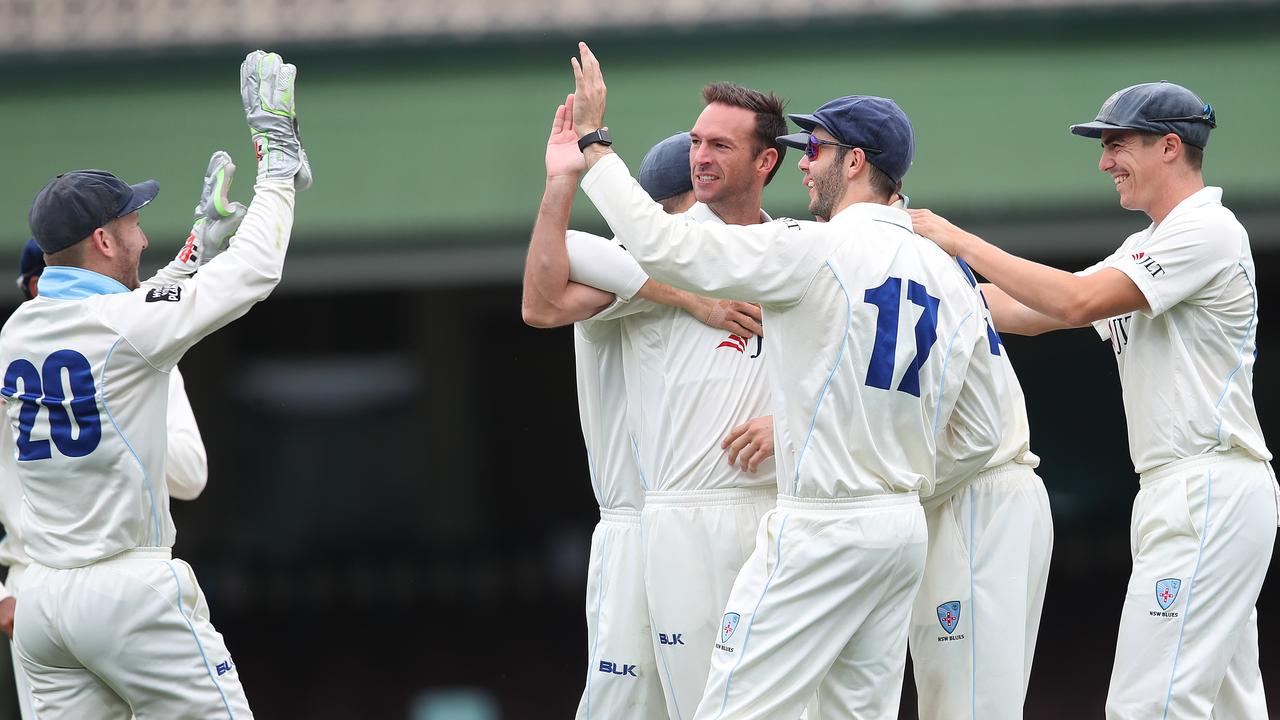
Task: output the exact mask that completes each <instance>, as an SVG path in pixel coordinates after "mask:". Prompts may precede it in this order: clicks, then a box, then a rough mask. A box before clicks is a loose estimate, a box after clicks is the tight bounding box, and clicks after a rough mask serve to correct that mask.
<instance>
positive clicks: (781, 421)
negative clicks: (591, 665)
mask: <svg viewBox="0 0 1280 720" xmlns="http://www.w3.org/2000/svg"><path fill="white" fill-rule="evenodd" d="M579 47H580V51H581V55H582V60H581V62H579V61H578V59H576V58H575V59H574V60H573V66H574V74H575V79H576V85H577V87H576V92H575V93H574V103H573V126H574V131H575V132H576V134H577V135H578V136H579V137H580V138H583V140H585V141H588V142H589V141H590V139H591V138H592V137H593V134H594V133H595V132H596V130H597V129H598V128H600V127H602V126H603V124H604V100H605V87H604V81H603V77H602V75H601V72H600V66H599V63H598V61H597V60H596V59H595V57H594V55H592V53H591V51H590V49H589V48H587V46H586V44H585V43H583V44H580V46H579ZM791 118H792V120H794V121H795V122H796V123H797V124H799V125H800V126H801V127H802V128H804V129H806V130H808V131H809V132H808V133H806V134H800V135H798V136H789V137H787V138H786V140H787V141H789V142H795V141H802V142H803V144H804V147H805V155H804V157H803V158H801V160H800V163H799V167H800V170H801V173H802V175H803V181H804V184H805V186H806V187H807V188H808V192H809V200H810V212H811V213H813V215H815V216H818V217H824V218H827V219H828V222H825V223H817V222H799V221H795V220H788V219H784V220H780V221H776V222H769V223H764V224H760V225H753V226H731V225H721V224H716V223H698V222H691V221H689V220H688V219H686V218H679V217H670V216H667V215H666V214H664V213H662V212H661V210H660V208H659V207H658V206H657V205H656V204H654V203H653V202H652V201H651V200H650V199H649V198H648V197H647V196H646V195H645V194H644V192H643V190H641V189H640V188H639V186H637V185H636V183H635V181H634V180H632V179H631V177H630V175H629V174H628V172H627V169H626V166H625V165H624V164H623V163H622V161H621V160H620V159H619V158H618V157H617V156H616V155H615V154H614V153H613V152H612V150H611V149H610V148H609V147H608V146H607V145H603V144H600V143H592V144H588V145H586V147H585V150H584V155H585V159H586V164H587V166H588V171H587V173H586V175H584V176H583V178H582V187H583V189H584V190H585V191H586V193H587V195H588V197H590V198H591V201H592V202H593V203H594V204H595V205H596V207H597V208H598V209H599V210H600V211H601V214H602V215H603V216H604V218H605V220H606V221H608V223H609V226H610V227H611V228H612V229H613V230H614V231H615V232H616V233H617V234H618V237H619V240H621V241H622V243H623V244H624V245H625V246H626V247H627V249H628V251H629V252H631V254H632V255H634V256H635V258H636V259H637V260H638V261H639V262H640V265H641V266H642V267H644V268H645V270H646V271H648V272H649V273H650V275H652V276H653V277H655V278H657V279H659V280H661V281H663V282H670V283H671V284H672V285H675V286H676V287H683V288H685V289H689V290H693V289H700V290H701V291H704V292H706V293H707V294H709V295H711V296H713V297H717V296H723V297H741V298H742V299H745V300H754V301H758V302H760V303H761V306H762V309H763V312H764V326H765V327H767V328H768V329H769V338H770V343H771V346H772V347H773V351H772V352H773V354H772V355H771V356H770V359H769V363H768V365H767V369H768V373H769V381H770V385H771V386H772V389H773V398H774V402H773V403H772V405H773V416H774V423H775V424H774V433H775V436H776V438H775V445H776V448H777V478H778V486H779V497H778V506H777V509H776V510H775V511H772V512H770V513H768V514H767V515H766V517H765V519H764V521H763V522H762V523H761V526H760V528H759V532H758V534H757V540H756V546H755V549H754V550H753V552H752V553H751V556H750V558H749V559H748V560H747V562H746V564H745V565H744V566H743V568H742V571H741V572H740V573H739V575H738V578H737V580H736V582H735V583H734V585H733V589H732V592H731V594H730V596H729V601H728V603H727V604H726V608H725V612H724V614H723V615H722V618H721V627H720V629H719V632H718V633H717V634H716V637H715V640H714V643H713V652H712V661H711V674H710V677H709V678H708V681H707V685H706V688H705V691H704V693H703V696H702V700H701V703H700V705H699V707H698V711H697V713H696V714H695V718H698V719H699V720H703V719H706V718H788V717H798V716H799V715H800V713H801V712H802V711H803V710H804V708H805V707H806V705H807V704H809V702H810V700H814V701H815V702H814V705H813V707H811V709H810V713H809V717H810V718H818V717H822V718H826V717H832V718H834V717H844V718H848V717H857V718H892V717H896V715H897V708H898V703H899V695H900V692H901V685H902V674H903V671H904V669H905V662H906V660H905V655H906V644H907V634H908V625H909V620H910V607H911V599H912V597H913V596H914V595H915V591H916V589H917V587H918V586H919V583H920V577H921V573H922V571H923V568H924V561H925V544H926V528H925V519H924V512H923V510H922V509H921V507H920V501H919V496H918V493H919V491H922V490H923V491H925V492H928V491H930V490H932V488H933V486H934V484H935V481H937V482H939V483H941V484H943V485H944V486H945V484H946V483H948V482H951V481H952V478H955V477H968V476H972V475H973V474H975V473H976V472H977V471H978V470H979V469H980V468H982V467H983V466H984V465H985V464H986V462H987V461H988V459H989V458H990V457H991V455H992V453H993V452H994V451H995V449H996V446H997V445H998V443H999V439H1000V438H999V430H998V427H997V423H998V417H996V415H995V413H994V412H993V411H992V408H993V407H994V405H995V398H996V397H998V392H999V388H998V387H997V383H998V378H997V377H996V376H994V375H992V374H989V373H985V374H984V373H973V372H969V370H970V365H971V361H972V360H973V359H974V358H975V356H977V354H978V351H980V350H981V351H984V352H988V353H989V350H988V348H987V347H986V345H987V342H988V341H987V336H986V328H985V324H984V322H983V315H982V302H981V299H980V298H979V296H978V294H977V293H975V292H974V291H973V288H972V287H971V286H970V285H969V283H968V281H967V279H966V278H965V277H964V274H963V272H962V271H961V269H960V267H959V266H958V265H957V264H956V263H955V262H954V261H953V260H952V259H951V258H949V257H947V256H946V255H945V254H944V253H941V252H938V251H937V249H936V248H935V247H933V246H932V245H931V244H930V243H927V242H924V241H923V240H922V239H921V238H919V237H917V236H916V235H915V234H913V233H912V232H911V224H910V221H909V219H908V216H907V215H906V214H905V212H903V211H902V210H900V209H897V208H892V207H888V205H889V203H891V202H893V201H894V200H895V199H896V197H897V192H898V189H899V188H900V187H901V180H902V176H903V175H904V174H905V173H906V171H907V168H908V167H909V166H910V162H911V156H912V149H913V138H912V131H911V125H910V122H909V121H908V120H907V117H906V115H905V114H904V113H903V112H902V111H901V109H900V108H898V106H897V104H896V103H894V102H893V101H891V100H887V99H884V98H875V97H867V96H849V97H842V98H838V99H836V100H833V101H831V102H829V103H827V104H826V105H824V106H822V107H821V108H819V109H818V110H817V111H816V112H815V113H813V114H812V115H793V116H791ZM596 137H598V136H596ZM815 707H816V708H817V709H816V710H815V709H814V708H815Z"/></svg>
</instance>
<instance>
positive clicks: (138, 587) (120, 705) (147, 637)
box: [14, 548, 253, 720]
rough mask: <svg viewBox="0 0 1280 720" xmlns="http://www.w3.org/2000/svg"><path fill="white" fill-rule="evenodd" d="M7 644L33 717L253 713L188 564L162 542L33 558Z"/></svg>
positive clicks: (166, 719) (242, 716)
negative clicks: (74, 557)
mask: <svg viewBox="0 0 1280 720" xmlns="http://www.w3.org/2000/svg"><path fill="white" fill-rule="evenodd" d="M14 645H15V647H16V649H17V654H18V657H19V658H20V659H21V661H22V666H23V668H24V669H25V670H26V672H27V679H28V680H29V681H30V683H31V699H32V705H33V707H34V710H35V713H36V716H37V717H39V718H40V720H62V719H64V718H65V719H66V720H83V719H84V718H95V719H97V718H102V719H106V720H115V719H116V718H119V719H121V720H125V719H127V718H129V717H130V716H131V715H132V716H134V717H137V718H138V720H153V719H154V720H173V719H174V718H183V719H184V720H188V719H195V718H219V719H220V720H223V719H226V718H232V719H234V720H248V719H249V718H252V717H253V713H252V712H251V711H250V710H249V703H248V701H247V700H246V699H245V694H244V689H243V688H242V687H241V686H240V677H239V675H238V673H237V672H236V668H235V663H234V662H232V660H231V655H230V653H228V652H227V647H226V644H225V643H223V641H222V636H221V635H219V634H218V631H217V630H215V629H214V627H213V624H212V623H210V622H209V606H208V604H207V603H206V602H205V598H204V593H203V592H201V591H200V586H199V585H198V584H197V583H196V578H195V573H193V572H192V570H191V566H189V565H187V564H186V563H185V562H183V561H181V560H178V559H174V558H172V556H171V555H170V551H169V549H168V548H138V549H135V550H129V551H127V552H123V553H120V554H119V555H116V556H114V557H111V558H107V559H106V560H101V561H99V562H96V563H93V564H92V565H86V566H84V567H79V568H72V569H59V568H51V567H46V566H44V565H41V564H39V563H32V564H31V565H30V567H28V568H27V572H26V574H25V575H24V576H23V578H22V596H21V597H20V598H19V599H18V606H17V617H16V619H15V622H14Z"/></svg>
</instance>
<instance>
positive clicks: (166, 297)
mask: <svg viewBox="0 0 1280 720" xmlns="http://www.w3.org/2000/svg"><path fill="white" fill-rule="evenodd" d="M181 299H182V286H181V285H165V286H164V287H158V288H153V289H152V290H151V291H150V292H148V293H147V302H178V301H179V300H181Z"/></svg>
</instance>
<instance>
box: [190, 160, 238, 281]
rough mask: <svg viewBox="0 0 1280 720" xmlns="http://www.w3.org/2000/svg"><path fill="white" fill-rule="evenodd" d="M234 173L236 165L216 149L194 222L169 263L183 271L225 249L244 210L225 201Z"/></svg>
mask: <svg viewBox="0 0 1280 720" xmlns="http://www.w3.org/2000/svg"><path fill="white" fill-rule="evenodd" d="M235 174H236V164H235V163H234V162H232V161H231V156H230V155H228V154H227V153H226V152H225V151H223V150H219V151H217V152H215V153H214V154H213V157H211V158H209V169H208V170H206V171H205V174H204V187H203V188H202V189H201V191H200V202H199V203H197V204H196V210H195V223H194V224H192V226H191V234H190V235H189V236H187V242H186V243H185V244H184V245H183V246H182V249H181V250H179V251H178V256H177V257H176V258H174V260H173V263H171V264H173V265H176V266H180V267H181V269H182V270H183V271H184V272H185V273H187V274H190V273H194V272H195V271H197V270H199V269H200V266H201V265H204V264H205V263H207V262H209V261H210V260H212V259H213V258H214V257H216V256H217V255H218V253H220V252H222V251H223V250H226V249H227V245H228V244H229V243H230V241H231V238H232V237H233V236H234V235H235V234H236V231H237V230H239V229H240V223H241V221H243V220H244V216H245V215H246V214H247V213H248V209H247V208H245V206H244V205H241V204H240V203H238V202H228V201H227V192H228V191H230V190H231V182H232V180H234V179H235ZM174 269H177V268H176V267H175V268H174Z"/></svg>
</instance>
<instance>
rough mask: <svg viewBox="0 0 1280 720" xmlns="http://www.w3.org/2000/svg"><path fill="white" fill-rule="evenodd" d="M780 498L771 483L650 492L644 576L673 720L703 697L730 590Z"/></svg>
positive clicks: (685, 717) (644, 516)
mask: <svg viewBox="0 0 1280 720" xmlns="http://www.w3.org/2000/svg"><path fill="white" fill-rule="evenodd" d="M777 496H778V490H777V487H776V486H775V485H772V484H770V485H768V486H765V487H759V488H735V489H727V490H679V491H677V490H672V491H650V492H648V493H645V499H644V509H643V510H642V511H641V512H640V518H641V524H642V525H643V528H644V578H645V584H646V586H647V588H648V596H649V617H650V619H651V621H652V623H653V627H652V642H653V647H654V651H655V653H656V655H657V658H658V673H659V676H660V678H661V681H662V691H663V694H664V695H665V697H666V701H667V705H666V707H667V713H668V716H669V717H670V718H671V720H690V718H692V717H693V713H694V710H696V709H697V707H698V701H699V700H701V699H702V690H703V688H704V687H706V684H707V671H708V669H709V667H710V664H711V649H712V646H713V645H714V644H715V641H716V637H717V635H718V633H719V628H720V617H721V615H722V613H723V612H724V605H725V602H726V601H728V599H729V591H730V590H732V589H733V582H734V579H735V578H737V576H738V570H739V569H741V568H742V564H743V563H744V562H746V561H747V558H748V557H749V556H750V555H751V551H752V548H754V547H755V537H756V531H757V529H758V528H759V527H760V521H761V519H762V518H763V517H764V516H765V514H766V513H767V512H769V510H771V509H772V508H773V507H774V504H775V503H776V499H777Z"/></svg>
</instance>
